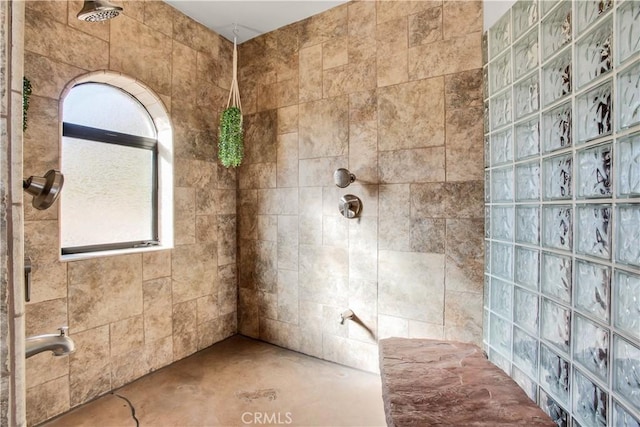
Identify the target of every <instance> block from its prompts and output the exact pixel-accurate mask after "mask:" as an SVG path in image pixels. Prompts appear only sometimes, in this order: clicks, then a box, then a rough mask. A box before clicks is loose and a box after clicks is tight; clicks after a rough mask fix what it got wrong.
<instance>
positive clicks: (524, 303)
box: [513, 286, 538, 336]
mask: <svg viewBox="0 0 640 427" xmlns="http://www.w3.org/2000/svg"><path fill="white" fill-rule="evenodd" d="M513 320H514V322H515V323H516V325H518V326H520V327H521V328H522V329H524V330H526V331H529V332H530V333H531V334H533V335H534V336H538V296H537V295H536V294H533V293H531V292H527V291H525V290H524V289H520V288H519V287H517V286H516V287H515V291H514V308H513Z"/></svg>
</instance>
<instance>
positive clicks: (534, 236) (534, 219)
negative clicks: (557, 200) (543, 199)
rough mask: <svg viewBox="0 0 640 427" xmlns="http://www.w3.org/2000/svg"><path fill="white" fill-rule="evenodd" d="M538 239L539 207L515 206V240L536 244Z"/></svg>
mask: <svg viewBox="0 0 640 427" xmlns="http://www.w3.org/2000/svg"><path fill="white" fill-rule="evenodd" d="M539 241H540V208H538V207H537V206H517V207H516V242H519V243H529V244H532V245H537V244H538V242H539Z"/></svg>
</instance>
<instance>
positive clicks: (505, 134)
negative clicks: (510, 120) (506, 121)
mask: <svg viewBox="0 0 640 427" xmlns="http://www.w3.org/2000/svg"><path fill="white" fill-rule="evenodd" d="M491 155H492V157H491V165H492V166H495V165H500V164H503V163H507V162H510V161H512V160H513V132H512V131H511V129H505V130H503V131H501V132H496V133H494V134H493V135H491Z"/></svg>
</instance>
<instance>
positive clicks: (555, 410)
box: [538, 389, 569, 427]
mask: <svg viewBox="0 0 640 427" xmlns="http://www.w3.org/2000/svg"><path fill="white" fill-rule="evenodd" d="M538 405H539V406H540V407H541V408H542V410H543V411H544V412H545V413H546V414H547V415H549V416H550V417H551V419H552V420H553V422H555V423H556V425H557V426H558V427H569V414H568V413H567V411H566V410H565V409H564V408H563V407H562V406H560V404H558V402H556V401H555V400H553V398H551V396H549V395H548V394H547V393H545V391H544V390H542V389H540V399H539V403H538Z"/></svg>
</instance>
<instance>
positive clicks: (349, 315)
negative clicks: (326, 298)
mask: <svg viewBox="0 0 640 427" xmlns="http://www.w3.org/2000/svg"><path fill="white" fill-rule="evenodd" d="M353 316H355V314H354V313H353V310H351V309H349V310H346V311H343V312H342V313H340V324H341V325H344V321H345V320H347V319H349V320H351V319H353Z"/></svg>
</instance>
